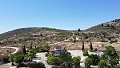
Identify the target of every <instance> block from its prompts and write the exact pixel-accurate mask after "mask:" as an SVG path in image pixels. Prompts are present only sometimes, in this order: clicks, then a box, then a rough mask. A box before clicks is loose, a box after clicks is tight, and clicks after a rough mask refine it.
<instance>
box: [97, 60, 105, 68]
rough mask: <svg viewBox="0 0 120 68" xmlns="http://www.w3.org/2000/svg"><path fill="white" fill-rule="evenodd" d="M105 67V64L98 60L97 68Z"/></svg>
mask: <svg viewBox="0 0 120 68" xmlns="http://www.w3.org/2000/svg"><path fill="white" fill-rule="evenodd" d="M105 66H106V62H105V61H104V60H100V62H99V63H98V68H104V67H105Z"/></svg>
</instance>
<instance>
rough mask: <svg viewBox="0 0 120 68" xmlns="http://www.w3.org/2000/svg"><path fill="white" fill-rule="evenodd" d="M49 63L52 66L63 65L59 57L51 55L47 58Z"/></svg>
mask: <svg viewBox="0 0 120 68" xmlns="http://www.w3.org/2000/svg"><path fill="white" fill-rule="evenodd" d="M47 63H48V64H50V65H60V64H61V63H62V61H61V59H60V58H59V57H55V56H52V55H49V56H48V58H47Z"/></svg>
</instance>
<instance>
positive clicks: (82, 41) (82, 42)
mask: <svg viewBox="0 0 120 68" xmlns="http://www.w3.org/2000/svg"><path fill="white" fill-rule="evenodd" d="M82 50H84V41H82Z"/></svg>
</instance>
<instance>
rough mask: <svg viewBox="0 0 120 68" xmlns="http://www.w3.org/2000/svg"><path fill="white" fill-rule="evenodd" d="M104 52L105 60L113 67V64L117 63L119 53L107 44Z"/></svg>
mask: <svg viewBox="0 0 120 68" xmlns="http://www.w3.org/2000/svg"><path fill="white" fill-rule="evenodd" d="M104 54H105V55H106V57H107V58H106V59H107V62H109V63H110V64H111V67H114V66H115V65H117V64H119V55H118V54H117V52H116V50H115V48H114V47H112V46H107V47H106V50H105V52H104Z"/></svg>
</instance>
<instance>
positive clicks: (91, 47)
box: [90, 42, 93, 51]
mask: <svg viewBox="0 0 120 68" xmlns="http://www.w3.org/2000/svg"><path fill="white" fill-rule="evenodd" d="M90 50H91V51H93V46H92V42H90Z"/></svg>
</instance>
